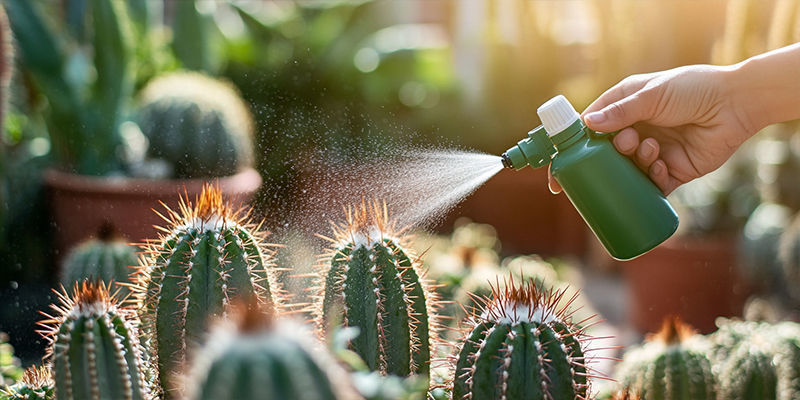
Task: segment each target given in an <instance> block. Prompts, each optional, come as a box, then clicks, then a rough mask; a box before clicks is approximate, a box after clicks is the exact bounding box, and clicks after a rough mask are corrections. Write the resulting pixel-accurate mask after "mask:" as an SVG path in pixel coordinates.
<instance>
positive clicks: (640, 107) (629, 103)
mask: <svg viewBox="0 0 800 400" xmlns="http://www.w3.org/2000/svg"><path fill="white" fill-rule="evenodd" d="M650 93H651V92H649V91H646V90H642V91H638V92H636V93H634V94H632V95H630V96H628V97H625V98H623V99H621V100H618V101H616V102H614V103H611V104H609V105H607V106H605V107H604V108H603V109H601V110H600V111H595V112H591V113H589V114H586V115H585V116H584V118H583V119H584V122H585V123H586V125H587V126H589V128H592V129H594V130H596V131H599V132H613V131H618V130H620V129H622V128H626V127H629V126H631V125H633V124H635V123H637V122H639V121H644V120H648V119H650V118H652V117H653V110H655V108H656V107H655V106H656V102H655V98H654V97H653V95H652V94H650Z"/></svg>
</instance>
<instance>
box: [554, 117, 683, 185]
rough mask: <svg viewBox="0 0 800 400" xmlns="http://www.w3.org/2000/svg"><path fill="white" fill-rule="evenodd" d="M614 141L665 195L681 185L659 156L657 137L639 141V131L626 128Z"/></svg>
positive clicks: (615, 145) (619, 149)
mask: <svg viewBox="0 0 800 400" xmlns="http://www.w3.org/2000/svg"><path fill="white" fill-rule="evenodd" d="M613 142H614V147H616V148H617V151H619V152H620V153H622V154H624V155H626V156H628V157H630V158H631V159H632V160H633V162H634V164H636V166H637V167H639V169H641V170H642V171H644V172H645V173H647V175H648V176H649V177H650V179H651V180H652V181H653V183H655V184H656V186H658V188H659V189H661V191H662V192H664V194H665V195H668V194H670V193H671V192H672V191H673V190H675V188H676V187H678V186H679V185H680V182H679V181H677V180H676V179H675V178H673V177H672V176H670V174H669V169H668V168H667V164H666V163H665V162H664V160H661V159H659V158H658V157H659V154H660V152H661V148H660V146H659V144H658V141H656V140H655V139H653V138H645V139H644V140H642V141H641V142H639V133H638V132H636V130H635V129H633V128H626V129H623V130H621V131H620V132H619V133H618V134H617V135H616V136H614V140H613ZM551 191H552V190H551Z"/></svg>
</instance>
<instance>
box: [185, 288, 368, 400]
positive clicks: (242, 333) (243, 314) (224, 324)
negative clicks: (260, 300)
mask: <svg viewBox="0 0 800 400" xmlns="http://www.w3.org/2000/svg"><path fill="white" fill-rule="evenodd" d="M186 387H187V390H188V391H189V392H188V396H187V397H188V398H189V399H197V400H206V399H208V400H216V399H254V400H255V399H294V400H312V399H314V400H336V399H339V400H341V399H350V398H353V396H354V393H355V392H354V391H353V389H352V387H351V386H350V384H349V378H348V375H347V373H346V372H345V371H344V370H343V369H342V368H341V367H339V366H338V365H337V364H336V362H335V361H334V360H333V358H332V357H331V356H329V355H328V353H327V352H326V351H325V350H324V348H321V347H320V346H319V345H318V344H317V343H314V340H313V335H312V334H311V332H307V331H306V329H305V327H304V326H302V325H300V324H297V323H294V322H292V321H288V320H281V319H277V320H275V319H273V317H272V316H271V315H270V314H269V313H264V312H261V311H260V310H258V306H257V305H255V304H250V305H248V306H243V307H240V308H239V309H238V312H237V313H236V315H234V317H233V318H230V319H227V320H221V321H219V322H218V323H217V324H216V325H215V326H214V328H213V329H212V330H211V334H210V335H209V336H208V339H207V340H206V344H205V345H204V347H203V348H202V349H200V351H199V352H197V353H195V359H194V362H193V365H192V368H191V372H190V374H189V375H188V377H187V382H186Z"/></svg>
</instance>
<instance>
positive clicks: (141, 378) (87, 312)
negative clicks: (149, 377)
mask: <svg viewBox="0 0 800 400" xmlns="http://www.w3.org/2000/svg"><path fill="white" fill-rule="evenodd" d="M56 293H57V295H58V298H59V301H60V304H53V305H51V308H52V309H53V310H54V311H55V314H54V315H53V316H51V315H47V314H44V315H45V316H46V317H48V319H47V320H44V321H41V322H40V323H39V325H41V326H42V327H43V328H44V330H43V331H40V332H41V333H43V334H44V335H45V337H46V338H47V339H48V340H49V342H50V345H49V347H48V353H47V355H46V357H47V358H48V361H49V362H50V364H51V365H52V374H53V377H54V380H55V389H56V397H58V399H59V400H69V399H148V398H149V397H150V394H149V393H150V391H149V387H148V386H147V384H146V383H145V375H144V374H145V365H144V362H143V361H142V359H141V350H140V346H139V340H138V336H137V335H138V333H137V330H136V325H137V324H138V322H137V321H136V318H135V317H136V315H135V313H134V312H133V311H132V310H129V309H124V308H120V307H118V306H117V300H116V298H115V297H113V296H111V295H110V294H109V293H108V289H107V288H106V285H105V283H103V282H102V281H98V282H89V281H83V282H82V283H76V284H75V285H74V286H73V287H72V291H71V293H68V292H67V290H66V289H63V288H62V291H61V292H56Z"/></svg>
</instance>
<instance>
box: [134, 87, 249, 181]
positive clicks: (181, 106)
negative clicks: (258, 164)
mask: <svg viewBox="0 0 800 400" xmlns="http://www.w3.org/2000/svg"><path fill="white" fill-rule="evenodd" d="M138 122H139V126H140V127H141V129H142V132H143V133H144V134H145V136H147V138H148V139H149V140H150V147H149V149H148V153H149V156H151V157H155V158H160V159H163V160H165V161H167V162H168V163H169V164H170V165H171V166H172V168H173V174H174V176H175V177H177V178H196V177H216V176H226V175H233V174H234V173H236V172H237V170H238V169H240V168H241V167H244V166H247V165H249V164H250V163H251V159H252V145H251V136H252V129H253V128H252V121H251V116H250V112H249V110H248V108H247V105H246V104H245V103H244V101H243V100H242V99H241V97H240V96H239V94H238V93H237V92H236V90H235V89H234V88H233V86H232V85H230V84H227V83H224V82H221V81H218V80H215V79H213V78H210V77H207V76H204V75H201V74H199V73H190V72H182V73H173V74H170V75H165V76H162V77H158V78H155V79H154V80H152V81H151V82H150V83H149V84H148V85H147V86H146V87H145V88H144V89H143V91H142V98H141V108H140V110H139V116H138Z"/></svg>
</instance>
